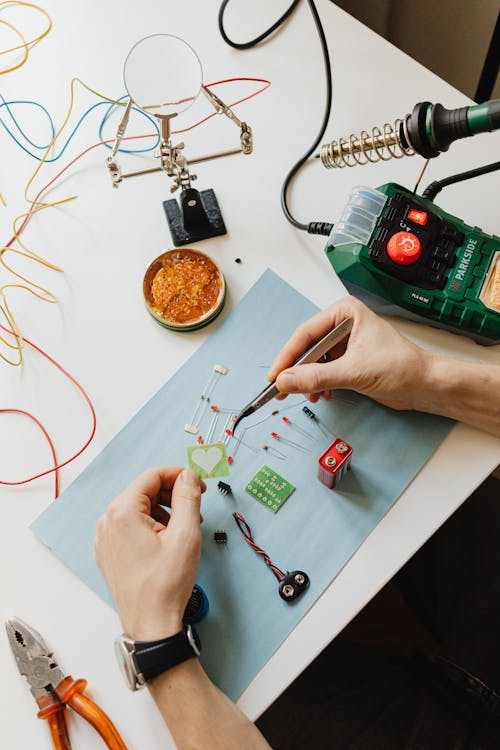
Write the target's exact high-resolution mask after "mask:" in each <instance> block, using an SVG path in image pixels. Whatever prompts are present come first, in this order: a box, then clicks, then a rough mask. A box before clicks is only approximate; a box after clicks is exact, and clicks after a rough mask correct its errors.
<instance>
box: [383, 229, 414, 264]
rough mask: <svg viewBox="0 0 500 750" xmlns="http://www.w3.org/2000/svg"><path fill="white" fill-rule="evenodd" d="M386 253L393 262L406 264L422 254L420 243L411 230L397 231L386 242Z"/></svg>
mask: <svg viewBox="0 0 500 750" xmlns="http://www.w3.org/2000/svg"><path fill="white" fill-rule="evenodd" d="M387 254H388V256H389V258H390V259H391V260H393V261H394V263H397V264H398V265H400V266H408V265H409V264H410V263H415V261H416V260H418V259H419V258H420V256H421V255H422V245H421V244H420V240H419V239H418V237H415V235H414V234H412V233H411V232H397V233H396V234H393V235H392V237H391V239H390V240H389V242H388V243H387Z"/></svg>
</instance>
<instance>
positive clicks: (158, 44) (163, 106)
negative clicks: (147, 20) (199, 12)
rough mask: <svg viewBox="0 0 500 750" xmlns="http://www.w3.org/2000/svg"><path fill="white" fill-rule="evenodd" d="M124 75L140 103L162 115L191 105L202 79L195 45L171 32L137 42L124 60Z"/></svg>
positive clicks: (146, 109) (128, 89) (143, 106)
mask: <svg viewBox="0 0 500 750" xmlns="http://www.w3.org/2000/svg"><path fill="white" fill-rule="evenodd" d="M123 79H124V81H125V87H126V89H127V92H128V94H129V96H130V98H131V99H132V100H133V101H134V103H135V104H137V106H138V107H140V108H141V109H144V110H145V111H146V112H149V113H150V114H152V115H163V116H165V115H174V114H179V113H180V112H183V111H184V110H185V109H187V108H188V107H190V106H191V104H192V103H193V102H194V101H195V99H196V97H197V96H198V94H199V93H200V89H201V84H202V80H203V79H202V69H201V63H200V60H199V58H198V55H197V54H196V52H195V51H194V49H193V48H192V47H190V46H189V44H187V42H185V41H183V40H182V39H179V37H176V36H171V35H170V34H154V35H153V36H147V37H145V38H144V39H141V40H140V41H139V42H137V44H135V45H134V46H133V47H132V49H131V50H130V52H129V54H128V56H127V59H126V60H125V65H124V67H123Z"/></svg>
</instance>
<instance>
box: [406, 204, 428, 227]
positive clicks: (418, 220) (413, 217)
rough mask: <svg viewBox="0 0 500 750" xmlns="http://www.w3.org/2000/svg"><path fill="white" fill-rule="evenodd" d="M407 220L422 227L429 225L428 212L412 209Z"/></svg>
mask: <svg viewBox="0 0 500 750" xmlns="http://www.w3.org/2000/svg"><path fill="white" fill-rule="evenodd" d="M406 218H407V219H409V220H410V221H413V223H414V224H420V226H421V227H425V225H426V224H427V211H419V210H418V209H417V208H410V210H409V211H408V214H407V217H406Z"/></svg>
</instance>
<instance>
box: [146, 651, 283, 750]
mask: <svg viewBox="0 0 500 750" xmlns="http://www.w3.org/2000/svg"><path fill="white" fill-rule="evenodd" d="M150 691H151V694H152V696H153V698H154V700H155V702H156V704H157V706H158V708H159V710H160V712H161V714H162V716H163V718H164V719H165V721H166V723H167V725H168V728H169V729H170V732H171V733H172V737H173V738H174V740H175V742H176V745H177V747H178V749H179V750H200V749H201V748H203V750H236V749H238V750H266V749H267V750H269V745H268V743H267V742H266V740H265V739H264V737H263V736H262V735H261V733H260V732H259V730H258V729H257V728H256V726H255V725H254V724H253V723H252V722H251V721H250V720H249V719H247V717H246V716H244V714H243V713H242V712H241V711H240V710H239V709H238V708H237V707H236V706H235V705H234V703H232V702H231V701H230V700H229V699H228V698H227V697H226V696H225V695H224V694H223V693H221V691H220V690H219V689H218V688H216V687H215V685H214V684H213V683H212V682H211V681H210V680H209V679H208V677H207V675H206V674H205V672H204V671H203V668H202V666H201V664H200V663H199V661H198V659H188V661H185V662H183V663H182V664H179V665H178V666H177V667H174V668H173V669H170V670H168V672H165V673H164V674H162V675H160V676H159V677H157V678H156V679H155V680H153V681H152V682H151V685H150Z"/></svg>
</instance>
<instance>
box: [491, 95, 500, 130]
mask: <svg viewBox="0 0 500 750" xmlns="http://www.w3.org/2000/svg"><path fill="white" fill-rule="evenodd" d="M488 120H489V121H490V130H498V129H499V128H500V99H494V100H493V101H492V102H490V103H489V104H488Z"/></svg>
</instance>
